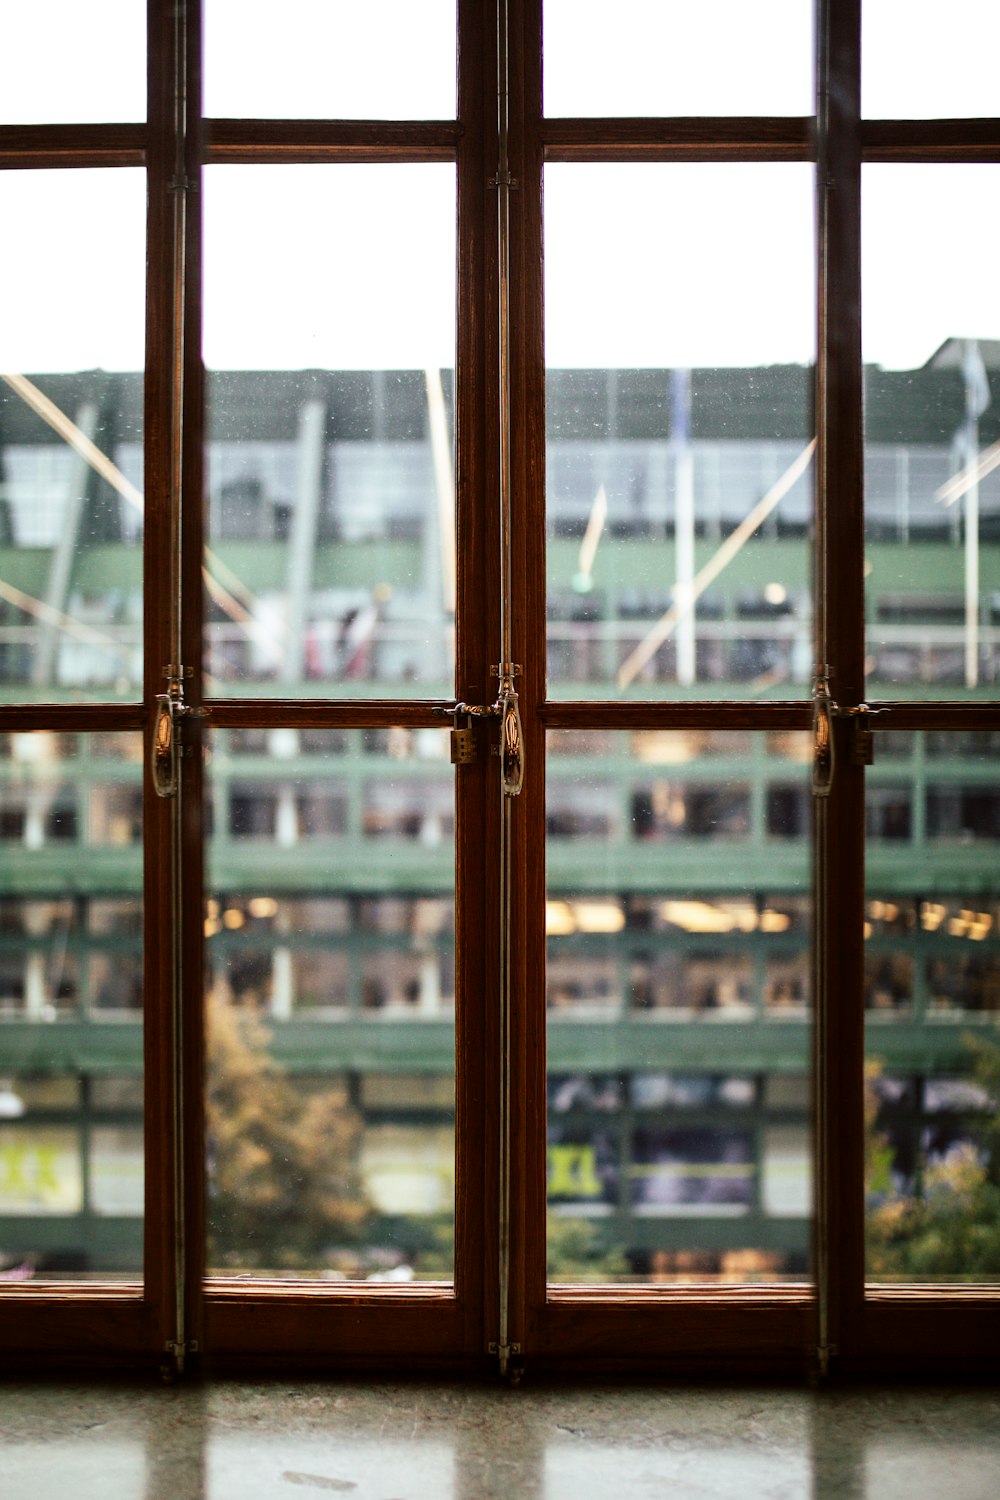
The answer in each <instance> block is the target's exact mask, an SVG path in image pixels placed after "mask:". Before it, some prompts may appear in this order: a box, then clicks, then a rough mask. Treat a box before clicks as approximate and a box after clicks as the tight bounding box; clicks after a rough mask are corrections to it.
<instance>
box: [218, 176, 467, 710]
mask: <svg viewBox="0 0 1000 1500" xmlns="http://www.w3.org/2000/svg"><path fill="white" fill-rule="evenodd" d="M205 198H206V322H205V347H206V358H207V362H208V365H209V368H210V371H211V372H212V373H210V375H209V379H208V398H209V411H208V423H209V442H208V454H207V478H208V507H209V510H208V531H209V537H210V550H209V553H208V555H207V558H206V565H207V573H208V592H209V599H208V613H209V624H208V627H207V642H206V645H207V651H208V665H209V670H210V672H211V674H212V677H213V679H214V681H213V685H212V686H213V691H215V692H222V693H225V692H236V693H245V692H246V691H247V683H248V682H251V683H253V684H254V685H255V686H256V687H257V689H258V690H259V691H262V692H278V693H281V694H282V695H285V694H293V695H297V696H298V695H306V696H309V695H320V696H330V695H331V693H332V694H333V695H334V696H341V695H344V694H345V693H346V694H347V695H349V696H352V697H365V696H376V697H377V696H379V695H380V692H381V691H382V686H381V685H384V684H391V685H392V692H393V693H394V694H399V693H401V692H402V693H413V694H418V695H419V696H431V695H438V694H440V695H441V696H447V695H448V694H449V693H450V692H451V683H452V680H453V672H454V664H453V657H454V603H455V592H454V591H455V508H454V478H453V460H452V432H453V399H454V397H453V392H454V381H453V375H452V369H453V364H454V342H455V332H454V331H455V307H454V300H455V272H454V265H455V244H454V235H455V227H454V220H455V173H454V168H453V167H450V166H441V167H438V166H429V167H427V166H424V167H416V168H414V167H406V166H404V167H397V166H383V167H364V166H348V167H318V168H317V167H289V168H277V169H275V168H262V169H261V168H239V167H237V168H226V167H221V168H209V169H208V171H207V172H206V188H205ZM265 203H266V205H267V212H266V214H265V215H264V216H263V217H262V213H261V210H262V205H263V204H265ZM407 224H410V225H416V224H419V226H420V232H419V234H415V233H410V232H409V230H404V226H406V225H407ZM345 225H349V226H350V232H349V233H346V232H345V231H344V226H345ZM236 268H238V274H237V269H236ZM248 305H252V306H253V309H254V315H253V317H252V318H248V317H247V316H246V309H247V306H248ZM335 685H336V686H335Z"/></svg>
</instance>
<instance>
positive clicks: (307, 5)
mask: <svg viewBox="0 0 1000 1500" xmlns="http://www.w3.org/2000/svg"><path fill="white" fill-rule="evenodd" d="M455 55H456V40H455V0H365V3H364V5H351V4H346V3H345V0H284V3H283V4H282V6H281V8H280V11H276V10H275V8H274V6H273V5H272V4H270V3H269V0H205V112H206V114H208V115H219V116H234V117H237V118H243V117H248V118H254V117H267V118H272V119H274V118H277V119H295V120H300V119H339V120H355V119H361V120H374V119H390V120H445V119H454V117H455V76H456V75H455Z"/></svg>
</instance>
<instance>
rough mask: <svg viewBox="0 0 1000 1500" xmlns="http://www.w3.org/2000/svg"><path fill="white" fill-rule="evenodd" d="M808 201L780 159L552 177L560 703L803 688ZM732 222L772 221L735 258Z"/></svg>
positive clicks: (555, 647) (805, 173)
mask: <svg viewBox="0 0 1000 1500" xmlns="http://www.w3.org/2000/svg"><path fill="white" fill-rule="evenodd" d="M811 194H812V186H811V169H809V168H802V169H799V168H797V167H794V166H793V167H792V168H791V170H788V169H787V168H786V167H785V166H777V167H774V166H770V165H767V164H764V165H761V164H757V165H755V166H751V167H747V166H727V165H724V164H722V165H720V164H718V163H715V164H712V165H710V166H698V165H693V164H684V165H678V164H673V165H652V164H650V165H641V166H639V165H635V164H625V165H621V164H620V165H616V166H609V165H604V164H602V165H597V166H593V165H584V164H579V163H577V164H573V165H562V164H557V165H553V166H550V167H548V168H547V169H546V197H545V205H546V255H545V264H546V358H547V363H548V374H547V386H546V402H547V418H546V421H547V430H546V431H547V436H546V443H547V447H546V495H547V500H546V505H547V530H548V542H547V558H548V571H547V581H548V673H549V683H550V689H551V690H552V691H553V692H554V693H556V694H560V693H561V694H563V695H567V696H576V697H578V696H580V695H581V693H583V694H587V693H590V694H597V695H599V696H608V695H610V694H615V693H631V694H632V695H633V696H634V695H640V696H650V695H652V696H656V695H657V694H658V693H659V694H662V693H663V692H664V691H665V685H666V684H668V683H669V684H670V685H671V691H674V692H676V690H677V688H690V689H692V691H694V692H696V693H699V694H701V695H702V696H704V692H705V686H706V684H711V690H712V694H713V695H723V696H724V695H725V694H726V693H727V691H730V690H736V689H737V687H738V689H739V690H740V691H742V692H747V691H750V690H752V691H753V693H754V694H755V695H756V696H761V695H764V696H766V695H768V694H772V695H773V694H782V695H784V696H788V695H789V691H790V688H791V685H792V684H805V683H806V682H807V681H808V677H809V672H810V652H811V648H810V630H811V624H810V616H811V592H810V582H809V549H808V544H807V536H808V531H809V528H810V525H811V518H812V478H811V454H812V447H811V428H812V421H811V415H810V402H811V398H810V389H811V370H810V366H811V362H812V348H813V337H812V324H813V313H812V307H813V288H812V249H811V245H812V227H811V226H812V208H811ZM734 221H738V222H742V221H745V222H747V223H754V224H761V223H772V222H773V223H779V222H780V223H781V225H782V233H781V235H780V237H778V238H777V239H775V237H774V236H767V235H765V236H763V237H762V239H761V243H760V253H759V254H758V251H757V249H756V248H754V247H755V244H756V241H754V240H753V239H752V238H751V241H750V243H749V246H748V242H747V240H746V239H741V240H740V242H739V252H738V253H737V250H736V243H735V241H734V240H733V235H732V225H733V222H734ZM623 225H627V226H628V233H627V234H623V233H622V226H623ZM665 225H668V226H670V227H669V230H668V231H667V232H665V227H664V226H665Z"/></svg>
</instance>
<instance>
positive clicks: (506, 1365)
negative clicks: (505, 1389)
mask: <svg viewBox="0 0 1000 1500" xmlns="http://www.w3.org/2000/svg"><path fill="white" fill-rule="evenodd" d="M487 1350H488V1352H489V1353H490V1354H495V1355H496V1357H497V1359H498V1360H499V1362H500V1376H501V1379H504V1378H505V1379H508V1380H509V1381H510V1383H511V1385H520V1383H521V1376H522V1375H523V1374H524V1367H523V1365H520V1364H516V1365H512V1364H511V1362H510V1361H511V1358H512V1356H513V1355H515V1354H520V1352H521V1346H520V1344H498V1343H495V1342H494V1343H491V1344H488V1345H487Z"/></svg>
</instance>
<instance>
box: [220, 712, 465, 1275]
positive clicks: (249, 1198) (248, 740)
mask: <svg viewBox="0 0 1000 1500" xmlns="http://www.w3.org/2000/svg"><path fill="white" fill-rule="evenodd" d="M378 735H379V736H381V735H382V732H381V731H379V732H378ZM275 736H278V737H279V739H278V741H277V744H278V747H279V748H278V750H277V751H274V752H273V753H272V754H271V755H270V757H269V756H268V755H267V749H268V744H269V741H270V742H271V743H272V744H273V743H274V737H275ZM376 739H377V737H376ZM324 741H325V746H326V749H327V752H328V753H327V755H326V756H324V754H323V750H324ZM377 743H378V744H379V745H380V746H384V745H391V747H392V751H391V758H390V759H386V760H385V761H383V762H382V763H381V764H382V775H381V776H380V777H379V778H377V779H376V778H375V777H373V775H372V745H373V736H372V734H371V733H370V732H367V731H361V730H349V731H343V730H333V731H320V730H313V731H310V732H309V733H308V735H306V734H303V735H302V736H301V738H300V735H299V732H298V731H294V730H292V731H286V730H277V731H274V730H272V731H268V732H266V733H265V735H264V738H263V739H258V738H257V737H256V735H255V733H254V732H252V731H250V732H247V731H230V732H229V733H225V732H218V733H216V734H215V735H214V736H213V741H212V758H211V776H212V783H213V805H214V824H213V826H214V830H215V831H214V834H213V836H212V839H211V841H210V844H209V861H210V871H211V876H210V878H211V884H210V887H209V890H210V894H209V896H208V898H207V900H206V906H205V936H206V940H207V949H208V959H209V984H208V991H207V996H206V1008H207V1019H208V1028H209V1070H210V1079H209V1092H208V1119H209V1159H208V1175H209V1262H210V1265H211V1266H212V1267H213V1268H214V1269H215V1270H217V1271H219V1272H220V1273H228V1272H231V1271H239V1272H241V1273H246V1272H252V1273H255V1274H261V1275H277V1276H288V1277H296V1276H298V1277H307V1278H310V1279H312V1278H317V1277H321V1278H334V1279H335V1278H339V1277H351V1278H361V1279H364V1278H368V1279H373V1278H374V1279H385V1278H388V1279H391V1280H413V1279H418V1280H439V1279H447V1278H448V1277H450V1276H451V1274H452V1253H453V1245H452V1240H453V1218H454V1154H455V1153H454V1113H455V1106H454V1047H455V1040H454V1010H455V903H454V808H453V797H454V792H453V783H452V782H451V780H450V778H449V777H448V775H447V773H446V772H445V767H446V766H447V765H448V736H447V733H446V732H445V731H442V730H416V731H412V730H406V729H402V728H398V729H393V730H391V731H388V732H386V734H385V736H384V738H383V739H377ZM251 755H256V756H258V757H259V759H258V760H257V762H256V764H255V765H254V774H253V777H252V778H251V777H250V776H248V774H247V767H248V762H249V757H250V756H251ZM445 792H447V796H446V795H445ZM248 838H252V839H253V840H254V843H253V850H252V863H250V864H248V860H247V854H248V853H249V849H248V847H247V844H246V840H247V839H248Z"/></svg>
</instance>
